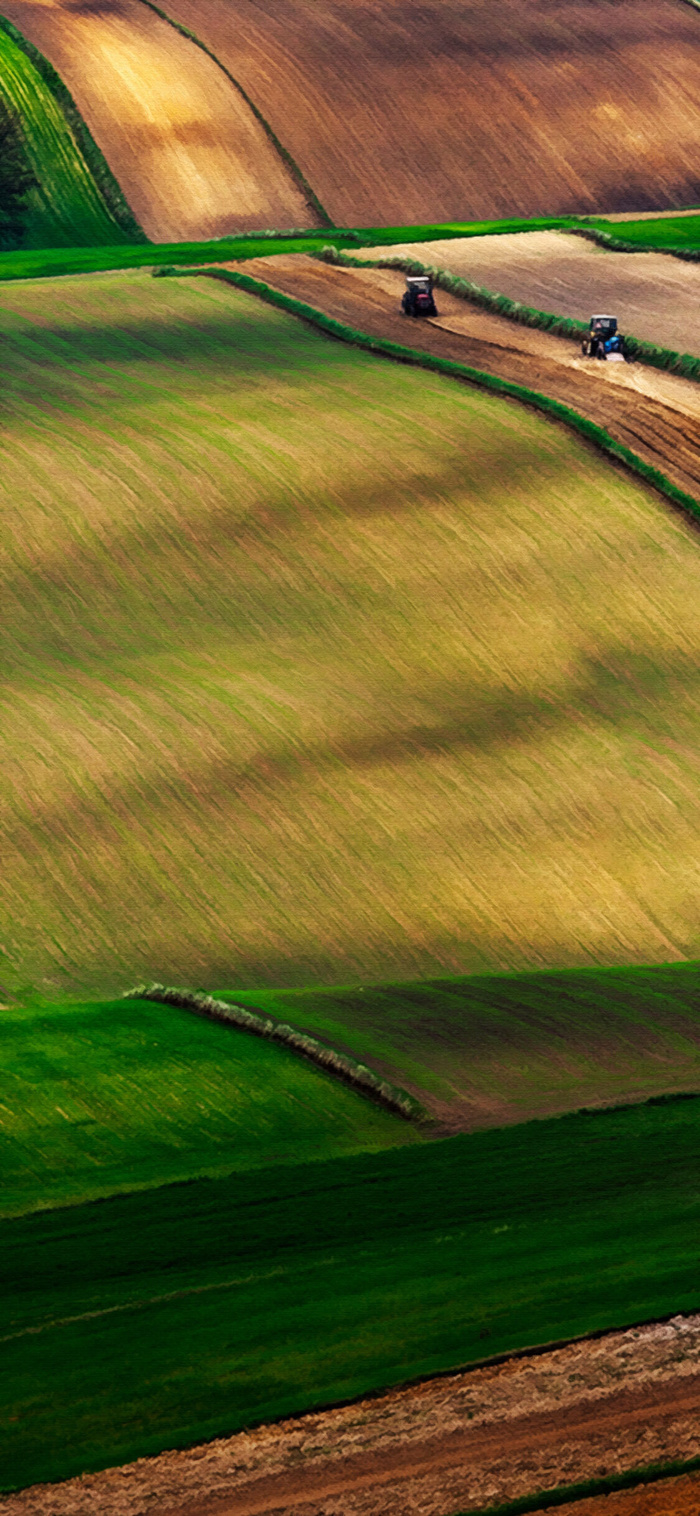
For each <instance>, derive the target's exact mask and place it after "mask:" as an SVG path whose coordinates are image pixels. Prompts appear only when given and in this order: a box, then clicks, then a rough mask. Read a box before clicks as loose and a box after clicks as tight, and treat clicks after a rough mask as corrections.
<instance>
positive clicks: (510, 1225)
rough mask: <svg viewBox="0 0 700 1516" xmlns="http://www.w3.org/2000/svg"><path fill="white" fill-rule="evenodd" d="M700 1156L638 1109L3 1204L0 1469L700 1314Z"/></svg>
mask: <svg viewBox="0 0 700 1516" xmlns="http://www.w3.org/2000/svg"><path fill="white" fill-rule="evenodd" d="M696 1104H697V1102H696ZM696 1155H697V1110H696V1109H694V1108H691V1107H690V1106H684V1105H683V1104H675V1105H673V1106H668V1107H662V1108H659V1107H653V1106H648V1107H644V1108H634V1109H632V1110H630V1109H628V1110H625V1111H623V1112H596V1113H588V1114H579V1115H574V1116H570V1117H565V1118H560V1119H557V1120H556V1121H554V1122H546V1123H542V1122H532V1123H525V1124H523V1125H521V1126H519V1127H511V1128H506V1129H501V1130H500V1131H492V1132H487V1133H477V1134H473V1135H471V1136H468V1137H455V1138H451V1139H449V1140H448V1141H446V1142H438V1143H420V1144H416V1145H412V1146H410V1147H409V1148H405V1147H402V1148H393V1149H390V1150H388V1151H385V1152H383V1153H381V1154H379V1155H359V1156H352V1157H347V1158H343V1159H336V1160H333V1159H331V1160H329V1161H328V1162H327V1163H324V1164H318V1163H311V1164H308V1163H307V1164H304V1165H301V1166H299V1167H298V1168H296V1169H289V1168H285V1169H277V1170H268V1171H265V1172H263V1173H261V1172H260V1171H258V1172H256V1173H255V1174H253V1175H250V1174H248V1175H240V1174H237V1175H234V1176H232V1177H231V1178H230V1179H226V1180H216V1181H206V1182H203V1181H199V1182H194V1183H191V1184H189V1185H174V1186H166V1187H164V1188H161V1189H158V1190H155V1191H153V1190H151V1191H148V1192H147V1193H145V1194H144V1193H141V1194H132V1195H129V1196H121V1197H117V1198H116V1199H113V1200H108V1201H104V1202H101V1203H100V1204H97V1205H94V1204H93V1205H85V1206H81V1207H78V1208H73V1209H72V1210H71V1211H70V1213H67V1212H65V1211H63V1212H61V1211H50V1212H43V1213H40V1214H39V1215H35V1216H29V1217H24V1218H21V1219H20V1220H18V1221H13V1222H7V1223H3V1242H4V1247H3V1250H2V1269H3V1283H4V1288H3V1292H2V1300H3V1309H4V1311H5V1313H6V1315H5V1321H4V1324H3V1331H4V1332H6V1333H8V1334H9V1337H6V1340H5V1344H4V1351H5V1374H4V1381H3V1392H4V1395H5V1398H6V1402H9V1404H10V1405H11V1406H12V1408H13V1409H12V1411H11V1414H12V1415H13V1416H15V1415H17V1416H18V1423H17V1425H16V1426H15V1425H14V1424H13V1426H12V1428H11V1429H8V1431H9V1434H10V1435H9V1446H8V1455H7V1461H6V1463H5V1473H4V1479H5V1482H6V1488H7V1486H10V1487H14V1488H18V1487H21V1486H22V1485H27V1484H31V1483H36V1482H38V1481H39V1480H48V1479H59V1478H70V1477H71V1476H72V1475H73V1474H76V1473H80V1472H85V1471H87V1470H88V1469H93V1470H94V1469H96V1468H105V1467H109V1466H110V1465H114V1464H121V1463H125V1462H127V1461H130V1460H131V1459H133V1458H136V1457H140V1456H147V1455H148V1454H151V1453H158V1452H161V1451H162V1450H163V1448H164V1447H167V1448H176V1447H185V1446H187V1445H188V1444H189V1445H192V1444H193V1443H195V1442H201V1441H207V1440H211V1439H212V1438H214V1437H217V1436H229V1435H232V1434H233V1433H234V1432H236V1431H240V1430H243V1429H244V1428H250V1427H251V1426H253V1425H260V1424H261V1423H264V1422H266V1421H272V1420H279V1419H281V1418H283V1417H285V1416H288V1415H292V1414H300V1413H302V1412H303V1411H305V1410H309V1411H314V1410H320V1409H322V1408H324V1407H330V1406H333V1405H342V1404H347V1403H348V1402H351V1401H353V1400H357V1399H358V1398H360V1397H363V1396H365V1395H366V1394H368V1393H372V1392H381V1391H382V1390H386V1389H388V1388H391V1387H397V1386H400V1385H406V1384H409V1383H411V1382H415V1381H420V1380H424V1379H426V1378H429V1377H434V1376H435V1375H438V1374H440V1373H443V1372H455V1371H457V1370H459V1369H460V1367H461V1368H464V1369H466V1368H468V1367H471V1368H476V1367H479V1366H482V1365H483V1364H484V1363H488V1362H493V1361H494V1359H496V1360H502V1359H503V1358H511V1357H514V1356H516V1355H518V1354H521V1353H522V1351H523V1349H528V1348H529V1349H530V1350H532V1349H535V1350H537V1349H540V1350H541V1349H544V1347H545V1346H550V1347H551V1346H557V1345H561V1344H563V1343H565V1342H571V1341H573V1340H575V1339H581V1338H585V1337H589V1336H593V1335H594V1334H596V1333H598V1334H599V1335H604V1334H605V1333H606V1331H610V1330H621V1329H626V1328H629V1327H634V1326H638V1325H641V1324H645V1323H649V1322H652V1321H659V1320H662V1319H663V1318H664V1317H665V1318H667V1319H668V1317H669V1316H675V1315H677V1314H679V1313H683V1312H688V1311H694V1310H696V1309H697V1298H698V1295H697V1287H696V1283H695V1280H694V1275H693V1272H692V1260H693V1259H694V1257H695V1254H696V1251H697V1249H696V1247H695V1246H694V1242H695V1237H696V1233H697V1196H696V1195H695V1193H694V1190H693V1173H694V1160H695V1158H696ZM67 1222H68V1225H66V1223H67ZM28 1248H31V1249H32V1251H33V1256H34V1257H35V1258H36V1260H37V1267H36V1269H35V1270H33V1271H32V1276H31V1279H29V1280H28V1279H27V1276H26V1256H27V1249H28ZM486 1337H488V1338H490V1346H491V1353H489V1354H488V1355H485V1353H484V1345H485V1343H484V1339H485V1338H486ZM125 1361H128V1363H129V1374H128V1384H126V1383H125V1379H124V1374H123V1364H124V1362H125ZM120 1365H121V1366H122V1371H121V1372H120V1371H119V1366H120ZM214 1386H215V1390H214V1393H213V1394H212V1388H213V1387H214Z"/></svg>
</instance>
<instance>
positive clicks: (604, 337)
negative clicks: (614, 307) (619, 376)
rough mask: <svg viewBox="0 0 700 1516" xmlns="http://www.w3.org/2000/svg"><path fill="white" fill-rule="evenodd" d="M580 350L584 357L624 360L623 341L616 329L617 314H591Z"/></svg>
mask: <svg viewBox="0 0 700 1516" xmlns="http://www.w3.org/2000/svg"><path fill="white" fill-rule="evenodd" d="M581 352H582V353H583V356H584V358H603V359H605V358H616V359H618V360H619V361H620V360H624V356H625V348H624V341H623V338H622V337H621V336H620V333H619V332H618V330H617V316H591V319H590V324H589V327H588V332H587V333H586V336H585V337H584V339H583V342H582V343H581Z"/></svg>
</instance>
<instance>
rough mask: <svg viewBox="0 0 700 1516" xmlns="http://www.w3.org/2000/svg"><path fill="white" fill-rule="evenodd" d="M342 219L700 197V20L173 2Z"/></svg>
mask: <svg viewBox="0 0 700 1516" xmlns="http://www.w3.org/2000/svg"><path fill="white" fill-rule="evenodd" d="M163 4H164V9H165V10H166V11H167V12H168V13H169V14H170V15H172V16H173V17H176V18H177V19H178V20H179V21H181V22H184V23H185V24H186V25H187V26H188V27H189V28H191V30H192V31H194V32H195V33H196V34H197V35H198V36H199V37H200V38H202V39H203V40H204V41H205V42H206V43H207V45H208V46H209V47H210V48H212V50H213V51H214V52H215V53H216V54H217V56H218V57H219V58H220V59H221V60H222V61H223V62H224V63H225V64H226V65H227V67H228V68H229V69H230V70H231V72H232V73H233V74H234V76H235V77H236V78H238V79H240V81H241V82H242V83H243V84H244V86H245V87H246V89H247V90H248V92H249V94H250V95H251V97H252V98H253V99H254V100H255V102H256V104H257V105H258V106H259V107H260V109H261V110H262V111H263V113H264V115H265V116H266V117H267V119H268V120H269V121H270V123H271V125H272V126H273V127H274V129H275V131H276V132H277V133H278V135H279V136H280V138H281V139H282V141H283V142H284V143H285V145H286V146H287V147H288V148H289V151H290V152H291V153H292V154H293V155H294V157H295V159H296V161H297V162H298V163H299V165H300V167H301V168H302V169H303V171H304V173H305V174H306V176H307V179H308V180H309V181H310V183H311V184H312V185H313V187H314V189H315V191H316V193H317V194H318V195H319V196H320V199H321V201H322V202H323V204H324V205H325V206H326V209H327V210H328V211H329V213H330V214H331V216H332V217H333V218H334V220H335V221H337V222H338V224H341V225H342V224H347V225H390V224H394V223H406V222H425V221H432V220H445V221H449V220H464V219H468V218H474V217H482V216H507V215H511V214H521V215H534V214H537V213H560V212H565V211H573V212H576V211H587V210H591V211H592V210H599V211H606V210H609V211H615V210H618V211H622V210H641V209H646V208H648V209H662V208H664V207H666V206H673V205H688V204H691V203H693V202H694V201H696V200H698V198H700V169H699V167H698V158H697V142H698V136H699V132H700V16H698V15H694V14H693V11H692V10H691V8H690V6H684V5H682V4H680V3H678V0H628V3H626V4H620V3H612V4H611V3H610V0H531V3H529V4H528V5H522V4H521V3H520V0H500V3H499V4H498V5H492V4H490V3H488V0H163Z"/></svg>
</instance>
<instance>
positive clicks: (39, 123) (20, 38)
mask: <svg viewBox="0 0 700 1516" xmlns="http://www.w3.org/2000/svg"><path fill="white" fill-rule="evenodd" d="M0 32H2V33H4V35H5V37H7V38H8V39H9V41H10V42H11V43H13V44H14V46H15V48H17V49H18V50H19V52H20V53H22V54H23V55H24V57H25V58H26V59H27V60H28V62H29V63H30V64H31V67H32V69H33V70H34V71H35V73H36V74H37V75H38V76H39V79H40V80H41V82H42V84H43V85H44V86H45V88H46V89H47V90H48V92H49V94H50V95H51V96H52V97H53V100H54V101H55V103H56V105H57V107H58V109H59V111H60V113H61V115H62V117H63V120H64V121H65V125H66V128H67V132H68V134H69V137H70V138H71V139H72V146H73V149H74V153H75V156H76V158H77V159H78V162H77V163H76V164H75V166H73V164H71V162H70V153H66V151H65V149H64V150H63V151H60V149H61V144H59V143H58V141H57V139H56V136H55V134H52V132H51V124H50V122H49V121H48V120H46V119H44V117H45V112H43V113H42V114H41V119H39V118H38V116H37V115H36V113H35V112H33V111H32V110H31V108H30V102H29V100H28V99H25V100H22V101H21V102H19V104H20V107H21V109H20V114H21V116H22V120H23V125H24V128H25V131H26V132H27V136H28V138H29V141H30V143H32V142H33V141H34V139H35V138H36V140H37V143H40V144H41V146H42V147H43V161H40V162H38V163H37V164H36V169H37V172H38V177H39V179H40V181H42V180H43V181H46V192H47V193H48V192H49V191H50V190H51V189H53V187H54V184H55V182H56V181H58V182H59V183H60V187H61V190H62V192H63V194H64V195H65V194H66V188H67V187H66V183H65V178H66V174H67V173H70V172H71V170H72V178H73V179H74V180H75V179H77V180H79V179H80V177H81V173H84V171H85V170H86V171H87V175H88V176H89V178H90V179H91V180H92V183H93V186H94V192H95V198H96V200H97V201H98V202H102V203H103V204H102V205H101V204H99V203H98V205H97V206H95V207H92V206H90V205H89V204H86V207H85V210H86V212H87V213H88V215H87V218H86V227H85V241H86V244H88V245H89V246H90V247H91V249H92V245H93V244H94V242H96V241H99V243H101V244H102V245H105V244H106V243H109V242H111V241H112V240H113V238H114V235H115V232H117V233H118V232H121V233H122V234H123V237H124V241H125V242H126V243H137V244H144V243H148V238H147V237H146V234H145V232H144V231H142V229H141V227H140V226H139V224H138V221H137V220H136V217H135V216H134V213H133V211H132V210H131V207H130V206H129V205H128V203H127V200H126V197H125V196H124V193H123V191H122V189H121V187H120V185H119V184H118V183H117V180H116V179H115V177H114V174H113V173H112V170H111V169H110V167H109V164H108V163H107V160H106V159H105V157H104V155H103V154H102V152H101V151H100V149H99V147H98V146H97V143H96V142H95V139H94V137H93V135H92V133H91V132H90V130H89V128H88V127H87V125H86V123H85V121H84V120H83V118H82V116H81V114H80V111H79V110H78V107H77V105H76V103H75V101H74V99H73V97H72V95H71V94H70V91H69V90H68V89H67V88H66V85H65V84H64V83H63V80H62V79H61V77H60V75H59V74H57V73H56V70H55V68H54V67H53V65H52V64H51V63H49V60H48V58H45V57H44V54H43V53H41V52H39V49H38V48H36V47H35V46H34V44H33V43H32V42H29V41H28V39H27V38H26V37H25V36H24V35H23V34H22V32H20V31H19V30H18V28H17V27H16V26H13V25H12V22H11V21H8V20H7V18H6V17H5V16H2V15H0ZM7 82H8V81H7V80H6V83H7ZM52 149H53V154H55V161H51V160H50V159H49V152H50V151H51V150H52ZM80 159H82V160H83V162H84V168H83V163H81V162H80V161H79V160H80ZM72 187H73V186H71V188H72ZM102 209H103V215H102V217H100V216H99V214H98V212H99V211H100V210H102ZM101 223H103V224H101ZM35 246H36V244H35ZM52 251H54V252H56V251H58V252H59V254H62V255H63V256H64V257H65V256H66V255H67V250H64V249H63V248H61V249H60V250H59V249H56V248H55V247H54V246H52ZM5 256H9V257H10V258H13V257H20V258H21V257H22V256H23V254H22V253H11V254H9V255H5ZM24 256H26V254H24ZM68 256H69V254H68Z"/></svg>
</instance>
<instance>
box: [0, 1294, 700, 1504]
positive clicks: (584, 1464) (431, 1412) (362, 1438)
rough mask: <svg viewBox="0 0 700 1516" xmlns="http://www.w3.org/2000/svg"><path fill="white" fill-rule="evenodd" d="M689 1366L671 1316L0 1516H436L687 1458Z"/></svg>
mask: <svg viewBox="0 0 700 1516" xmlns="http://www.w3.org/2000/svg"><path fill="white" fill-rule="evenodd" d="M699 1365H700V1321H699V1320H698V1318H697V1317H686V1318H683V1317H677V1318H675V1320H674V1321H673V1322H664V1323H659V1324H657V1325H652V1326H649V1327H642V1328H633V1329H631V1330H630V1331H626V1332H611V1333H609V1334H607V1335H606V1336H605V1337H602V1338H600V1339H598V1340H597V1341H588V1342H585V1341H584V1342H579V1343H573V1344H571V1345H570V1346H569V1347H564V1348H557V1349H554V1350H553V1351H551V1352H548V1353H543V1354H541V1355H539V1356H536V1357H533V1358H521V1359H511V1360H509V1361H508V1362H506V1363H502V1364H495V1365H491V1366H487V1367H484V1368H481V1369H476V1370H471V1371H470V1372H467V1373H462V1374H454V1375H449V1376H447V1377H445V1378H443V1379H437V1380H428V1381H426V1382H425V1383H423V1384H419V1385H416V1386H413V1387H411V1388H408V1389H403V1390H396V1391H392V1392H391V1393H389V1394H387V1395H382V1396H380V1397H378V1398H377V1399H374V1400H364V1401H358V1402H356V1403H355V1404H354V1405H349V1406H344V1407H341V1408H340V1409H338V1410H331V1411H325V1412H320V1413H314V1414H312V1415H309V1416H300V1417H298V1418H296V1419H294V1420H291V1421H286V1422H280V1423H278V1424H277V1425H272V1426H264V1427H260V1428H258V1429H257V1430H255V1431H253V1432H242V1433H239V1434H238V1435H237V1436H234V1437H227V1438H220V1439H218V1440H216V1441H214V1442H211V1443H208V1444H205V1445H204V1446H201V1447H195V1448H192V1449H190V1450H186V1451H184V1452H180V1453H163V1454H161V1455H160V1456H159V1457H156V1458H142V1459H139V1461H138V1462H137V1463H133V1464H129V1465H127V1466H126V1467H124V1468H122V1469H108V1470H105V1472H104V1473H100V1474H92V1475H87V1476H86V1477H85V1478H83V1479H73V1480H69V1481H68V1482H67V1483H66V1484H61V1485H39V1486H34V1488H33V1489H29V1490H25V1491H24V1492H22V1493H21V1494H17V1495H11V1496H9V1497H7V1499H6V1500H4V1501H2V1500H0V1511H2V1516H145V1513H148V1516H287V1513H290V1512H294V1513H295V1516H448V1513H451V1512H455V1511H469V1510H474V1509H479V1508H481V1507H484V1506H486V1505H491V1504H494V1503H496V1502H501V1501H505V1500H513V1499H517V1498H518V1497H520V1496H523V1495H527V1494H532V1493H534V1492H536V1491H539V1490H545V1489H552V1488H556V1486H557V1485H561V1484H570V1483H574V1482H578V1481H582V1480H586V1479H590V1478H595V1477H596V1476H599V1475H602V1474H612V1473H617V1472H620V1471H622V1470H625V1469H629V1468H632V1467H639V1466H643V1465H645V1464H648V1463H650V1462H651V1461H654V1460H659V1461H664V1460H668V1459H671V1458H692V1457H694V1456H696V1455H697V1454H698V1452H700V1431H699V1429H698V1424H697V1416H696V1414H695V1412H696V1408H697V1404H698V1394H699V1393H700V1375H699V1373H698V1369H699ZM676 1493H679V1495H680V1500H679V1502H678V1503H676ZM693 1502H695V1503H693ZM699 1502H700V1477H695V1476H689V1477H686V1478H685V1479H681V1480H674V1481H666V1482H664V1484H663V1485H660V1486H656V1487H653V1486H652V1487H649V1488H647V1490H638V1491H632V1492H630V1493H629V1494H626V1495H624V1496H616V1497H612V1498H610V1504H608V1503H607V1502H606V1503H605V1505H602V1502H598V1503H588V1502H587V1503H586V1505H585V1506H584V1508H583V1510H584V1511H585V1516H589V1510H588V1509H587V1508H586V1507H587V1506H589V1505H592V1509H591V1510H590V1516H599V1513H600V1516H602V1513H603V1512H604V1513H605V1516H608V1512H610V1516H666V1513H670V1512H671V1511H672V1512H673V1513H674V1516H676V1513H677V1516H681V1513H682V1516H691V1512H692V1513H693V1516H696V1513H697V1511H698V1508H699ZM601 1506H602V1511H601V1509H600V1508H601ZM569 1509H570V1508H569V1507H565V1511H567V1512H568V1510H569ZM574 1509H575V1508H574ZM579 1509H580V1508H579ZM581 1516H583V1511H581Z"/></svg>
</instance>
